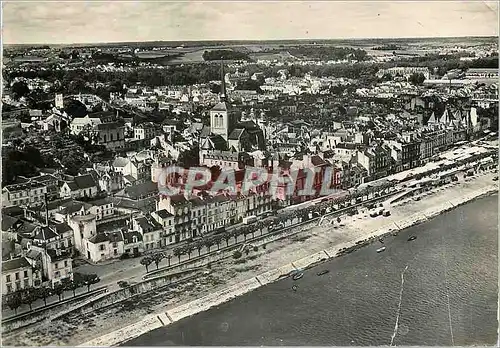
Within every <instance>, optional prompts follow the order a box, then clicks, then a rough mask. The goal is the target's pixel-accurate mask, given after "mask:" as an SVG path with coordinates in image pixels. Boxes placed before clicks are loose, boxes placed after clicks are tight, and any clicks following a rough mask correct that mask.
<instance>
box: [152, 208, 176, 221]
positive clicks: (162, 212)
mask: <svg viewBox="0 0 500 348" xmlns="http://www.w3.org/2000/svg"><path fill="white" fill-rule="evenodd" d="M156 215H158V216H159V217H160V218H161V219H167V218H169V217H171V216H173V215H172V214H170V213H169V212H168V211H166V210H165V209H162V210H158V211H157V212H156Z"/></svg>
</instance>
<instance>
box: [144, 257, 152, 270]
mask: <svg viewBox="0 0 500 348" xmlns="http://www.w3.org/2000/svg"><path fill="white" fill-rule="evenodd" d="M151 263H153V259H152V258H151V257H149V256H145V257H143V258H142V259H141V265H143V266H145V267H146V273H148V272H149V269H148V267H149V265H151Z"/></svg>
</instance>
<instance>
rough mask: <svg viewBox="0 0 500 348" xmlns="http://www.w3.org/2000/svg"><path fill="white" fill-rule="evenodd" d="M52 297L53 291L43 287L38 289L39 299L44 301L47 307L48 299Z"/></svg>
mask: <svg viewBox="0 0 500 348" xmlns="http://www.w3.org/2000/svg"><path fill="white" fill-rule="evenodd" d="M51 295H52V289H50V288H48V287H46V286H42V287H40V288H39V289H38V298H39V299H41V300H43V303H44V305H45V306H46V305H47V298H48V297H50V296H51Z"/></svg>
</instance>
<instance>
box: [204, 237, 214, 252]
mask: <svg viewBox="0 0 500 348" xmlns="http://www.w3.org/2000/svg"><path fill="white" fill-rule="evenodd" d="M212 245H214V240H213V239H207V240H205V246H206V247H207V251H208V252H210V248H211V247H212Z"/></svg>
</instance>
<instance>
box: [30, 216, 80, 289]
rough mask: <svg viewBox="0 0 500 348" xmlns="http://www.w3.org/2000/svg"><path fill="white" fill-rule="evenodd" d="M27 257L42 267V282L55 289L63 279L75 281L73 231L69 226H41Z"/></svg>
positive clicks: (36, 231) (37, 230)
mask: <svg viewBox="0 0 500 348" xmlns="http://www.w3.org/2000/svg"><path fill="white" fill-rule="evenodd" d="M35 233H36V235H35V237H34V238H33V244H31V245H28V254H27V257H28V258H29V260H30V261H31V262H33V264H34V265H40V266H41V270H42V282H43V283H48V285H49V286H50V287H54V286H55V285H56V284H58V283H60V282H61V281H62V280H63V279H66V278H68V279H73V258H72V255H73V245H74V241H73V238H74V236H73V231H72V229H71V228H70V227H69V226H68V225H67V224H56V225H49V226H39V227H38V228H37V229H36V230H35Z"/></svg>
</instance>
